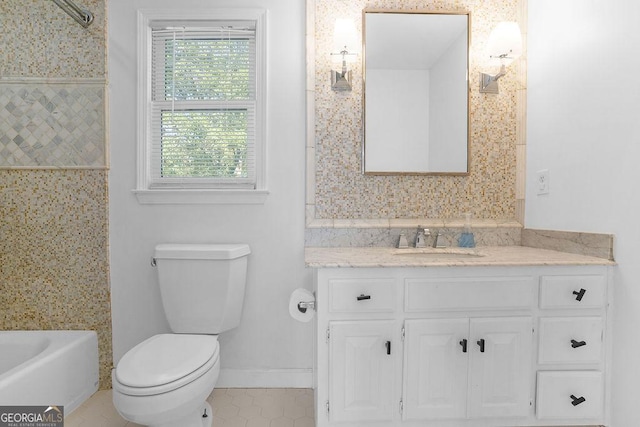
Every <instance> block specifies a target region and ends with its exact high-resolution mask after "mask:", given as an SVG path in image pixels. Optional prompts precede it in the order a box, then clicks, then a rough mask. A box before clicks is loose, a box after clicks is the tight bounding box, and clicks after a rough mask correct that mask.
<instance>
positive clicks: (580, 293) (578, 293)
mask: <svg viewBox="0 0 640 427" xmlns="http://www.w3.org/2000/svg"><path fill="white" fill-rule="evenodd" d="M585 292H587V290H586V289H582V288H580V291H573V294H574V295H575V296H576V301H582V297H583V296H584V294H585Z"/></svg>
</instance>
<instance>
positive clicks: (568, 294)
mask: <svg viewBox="0 0 640 427" xmlns="http://www.w3.org/2000/svg"><path fill="white" fill-rule="evenodd" d="M605 287H606V279H605V277H604V276H595V275H594V276H542V277H541V278H540V308H546V309H552V308H599V307H602V306H604V301H605V292H604V291H605Z"/></svg>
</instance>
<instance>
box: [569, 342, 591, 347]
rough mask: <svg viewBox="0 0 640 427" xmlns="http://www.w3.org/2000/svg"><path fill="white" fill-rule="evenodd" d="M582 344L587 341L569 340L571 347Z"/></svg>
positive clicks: (585, 343)
mask: <svg viewBox="0 0 640 427" xmlns="http://www.w3.org/2000/svg"><path fill="white" fill-rule="evenodd" d="M583 345H587V342H586V341H576V340H571V347H573V348H578V347H582V346H583Z"/></svg>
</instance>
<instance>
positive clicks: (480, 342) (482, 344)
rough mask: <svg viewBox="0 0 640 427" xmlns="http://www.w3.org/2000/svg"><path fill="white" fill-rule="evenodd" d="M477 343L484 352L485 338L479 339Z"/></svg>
mask: <svg viewBox="0 0 640 427" xmlns="http://www.w3.org/2000/svg"><path fill="white" fill-rule="evenodd" d="M477 344H478V345H479V346H480V353H484V338H482V339H481V340H480V341H477Z"/></svg>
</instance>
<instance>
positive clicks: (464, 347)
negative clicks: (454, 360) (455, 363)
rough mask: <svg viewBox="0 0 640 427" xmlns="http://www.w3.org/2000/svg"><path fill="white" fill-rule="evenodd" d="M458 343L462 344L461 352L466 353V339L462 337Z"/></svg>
mask: <svg viewBox="0 0 640 427" xmlns="http://www.w3.org/2000/svg"><path fill="white" fill-rule="evenodd" d="M460 345H461V346H462V352H463V353H466V352H467V339H466V338H465V339H463V340H462V341H460Z"/></svg>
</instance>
